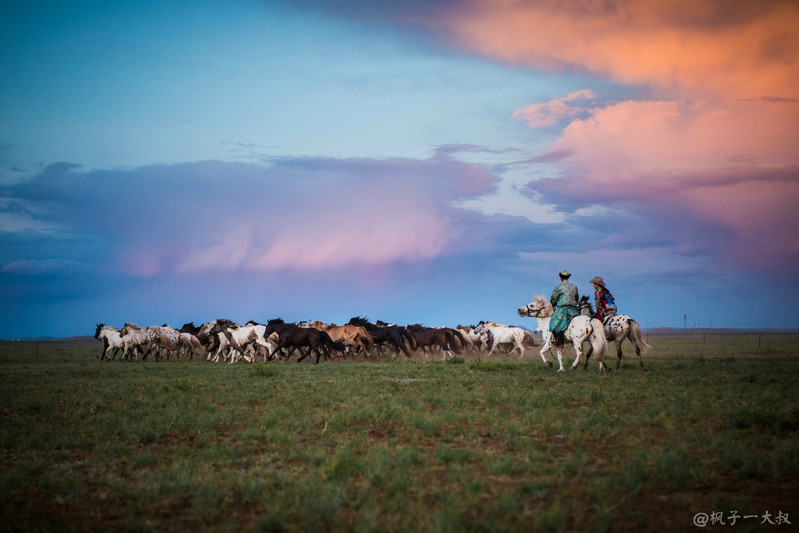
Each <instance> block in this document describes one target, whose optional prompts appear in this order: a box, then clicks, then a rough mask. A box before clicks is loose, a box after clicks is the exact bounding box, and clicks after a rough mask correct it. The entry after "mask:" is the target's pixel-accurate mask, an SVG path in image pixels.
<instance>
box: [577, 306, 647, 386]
mask: <svg viewBox="0 0 799 533" xmlns="http://www.w3.org/2000/svg"><path fill="white" fill-rule="evenodd" d="M577 310H578V311H579V312H580V314H581V315H584V316H589V317H591V316H596V315H595V313H594V308H593V306H592V305H591V303H590V302H589V301H588V296H583V297H582V298H580V301H579V302H578V303H577ZM603 324H604V326H605V338H606V339H607V341H608V342H615V343H616V355H617V356H618V358H619V359H618V361H617V362H616V370H618V369H619V367H620V366H621V356H622V353H621V343H623V342H624V339H628V340H629V341H630V343H631V344H632V345H633V346H634V347H635V355H637V356H638V362H639V363H641V370H643V371H644V372H646V371H647V370H649V369H648V368H646V367H645V366H644V360H643V359H642V358H641V349H642V348H643V351H644V353H646V352H648V351H649V350H650V349H651V348H652V347H651V346H650V345H649V344H647V342H646V341H645V340H644V334H643V332H642V331H641V325H640V324H639V323H638V322H636V321H635V320H633V319H632V318H630V317H629V316H627V315H611V316H609V317H606V318H605V320H604V321H603ZM586 364H588V361H587V360H586Z"/></svg>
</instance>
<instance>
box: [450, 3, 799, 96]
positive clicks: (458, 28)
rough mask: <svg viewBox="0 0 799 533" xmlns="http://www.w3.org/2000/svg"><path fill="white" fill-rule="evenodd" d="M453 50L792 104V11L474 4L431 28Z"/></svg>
mask: <svg viewBox="0 0 799 533" xmlns="http://www.w3.org/2000/svg"><path fill="white" fill-rule="evenodd" d="M436 23H437V25H438V27H441V26H443V27H444V28H445V30H446V31H447V32H448V33H449V35H450V36H451V38H452V39H453V40H454V41H455V43H456V44H457V45H458V46H460V47H463V48H466V49H468V50H471V51H474V52H477V53H480V54H482V55H485V56H487V57H491V58H494V59H498V60H501V61H506V62H511V63H515V64H522V65H528V66H532V67H543V68H560V69H566V68H569V69H576V70H579V71H584V72H589V73H592V74H597V75H600V76H604V77H608V78H610V79H612V80H614V81H616V82H619V83H623V84H635V85H650V86H653V87H655V88H664V89H669V90H672V91H674V90H685V91H687V92H688V93H691V94H693V93H695V92H696V91H700V92H702V93H714V94H718V95H727V96H735V97H740V98H760V97H764V96H775V97H783V98H797V97H799V63H797V61H796V58H797V57H799V32H797V31H796V29H797V28H799V4H797V3H795V2H789V1H785V2H781V1H764V2H751V1H748V0H738V1H736V0H712V1H702V0H699V1H697V0H652V1H647V2H641V1H637V0H610V1H607V2H601V3H600V2H577V1H563V0H534V1H532V0H531V1H524V0H508V1H502V2H497V1H493V0H482V1H476V2H474V3H473V4H471V6H470V8H466V9H459V10H457V12H453V13H450V14H449V16H448V17H446V18H445V19H439V20H437V21H436Z"/></svg>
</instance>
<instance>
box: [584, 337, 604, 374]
mask: <svg viewBox="0 0 799 533" xmlns="http://www.w3.org/2000/svg"><path fill="white" fill-rule="evenodd" d="M592 353H594V347H593V346H591V343H588V351H587V352H585V364H584V365H583V370H588V360H589V359H591V354H592ZM599 364H600V366H601V365H602V362H601V361H600V363H599Z"/></svg>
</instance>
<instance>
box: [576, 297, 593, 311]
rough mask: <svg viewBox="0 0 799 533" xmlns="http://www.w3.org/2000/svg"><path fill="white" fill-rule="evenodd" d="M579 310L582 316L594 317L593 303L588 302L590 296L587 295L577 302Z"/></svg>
mask: <svg viewBox="0 0 799 533" xmlns="http://www.w3.org/2000/svg"><path fill="white" fill-rule="evenodd" d="M577 310H578V311H579V312H580V314H581V315H585V316H594V308H593V307H592V306H591V303H590V302H589V301H588V296H586V295H583V296H581V297H580V300H579V301H578V302H577Z"/></svg>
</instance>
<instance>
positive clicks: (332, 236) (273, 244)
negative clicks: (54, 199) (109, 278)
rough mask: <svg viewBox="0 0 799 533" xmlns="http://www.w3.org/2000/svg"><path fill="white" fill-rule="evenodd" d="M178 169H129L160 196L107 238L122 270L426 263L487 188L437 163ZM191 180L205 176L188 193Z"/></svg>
mask: <svg viewBox="0 0 799 533" xmlns="http://www.w3.org/2000/svg"><path fill="white" fill-rule="evenodd" d="M184 167H185V168H179V167H154V168H152V169H149V170H148V169H143V170H141V169H140V170H138V171H137V173H138V174H140V175H139V176H137V179H138V180H140V181H143V182H150V181H152V182H154V183H155V182H157V183H158V186H159V188H160V190H161V191H162V194H161V195H158V196H154V197H152V198H150V199H149V200H148V202H146V203H145V204H141V209H140V210H133V211H129V212H128V214H127V215H126V218H125V223H124V224H121V225H120V227H118V228H116V229H115V230H113V232H114V233H116V234H119V235H121V236H122V239H121V240H122V242H123V248H122V251H121V252H120V259H119V264H120V266H121V268H122V269H123V270H124V271H125V272H127V273H129V274H132V275H136V276H143V277H151V276H155V275H159V274H162V273H167V272H171V271H175V272H178V273H184V274H197V273H202V272H208V271H217V272H275V271H280V270H295V269H297V270H306V271H325V270H330V269H341V268H349V267H357V268H369V267H375V266H379V265H384V264H388V263H392V262H395V261H410V262H416V261H424V260H429V259H433V258H436V257H438V256H441V255H442V254H446V253H449V252H450V251H452V246H453V243H454V242H456V240H457V238H458V237H459V236H460V230H459V221H460V219H461V218H462V217H463V216H465V211H464V210H461V209H459V208H457V207H456V206H455V203H456V202H457V201H459V200H462V199H465V198H470V197H474V196H479V195H482V194H486V193H488V192H490V191H491V190H492V189H493V187H494V186H495V184H496V182H497V178H496V177H494V176H493V175H491V174H490V173H489V172H488V171H487V170H485V169H484V168H483V167H482V166H480V165H477V164H470V163H464V162H462V161H458V160H454V159H452V158H450V157H449V156H446V155H440V154H439V155H437V156H435V157H433V158H430V159H428V160H410V159H389V160H368V159H352V160H336V159H313V158H308V159H287V160H284V161H276V162H274V164H273V165H272V166H269V167H256V166H242V165H232V164H231V165H225V164H219V163H216V162H207V163H197V164H194V165H187V166H184ZM190 176H195V177H197V176H203V178H201V179H199V183H197V179H196V178H195V183H196V185H195V186H188V185H189V184H190V183H191V180H192V178H191V177H190ZM222 178H224V179H222ZM124 181H125V180H107V181H104V185H103V186H106V187H107V186H108V185H107V184H110V183H114V182H116V183H122V182H124ZM85 186H86V185H84V187H85ZM142 187H144V185H142ZM178 190H179V193H177V191H178ZM176 193H177V194H179V197H180V199H181V201H180V203H179V204H175V203H174V202H173V201H172V200H171V198H173V197H175V195H176ZM95 209H96V208H95ZM167 214H168V216H167ZM95 216H98V214H97V213H94V214H92V217H95Z"/></svg>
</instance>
